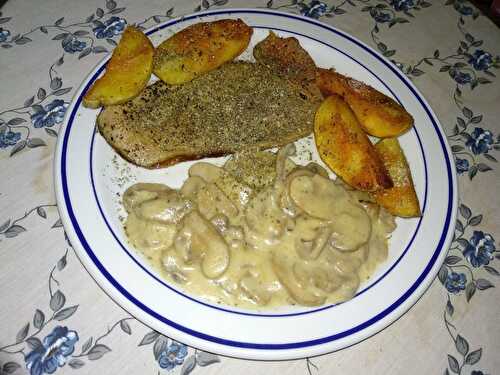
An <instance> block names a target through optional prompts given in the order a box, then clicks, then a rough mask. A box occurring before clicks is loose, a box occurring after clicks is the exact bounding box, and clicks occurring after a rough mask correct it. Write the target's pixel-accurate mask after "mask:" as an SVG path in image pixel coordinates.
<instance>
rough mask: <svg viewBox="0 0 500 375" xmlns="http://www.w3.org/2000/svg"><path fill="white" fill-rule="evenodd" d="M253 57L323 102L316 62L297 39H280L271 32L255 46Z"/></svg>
mask: <svg viewBox="0 0 500 375" xmlns="http://www.w3.org/2000/svg"><path fill="white" fill-rule="evenodd" d="M253 56H254V57H255V60H256V61H257V62H258V63H261V64H264V65H267V66H268V67H270V68H271V69H272V70H273V71H274V72H276V73H277V74H278V75H280V76H284V77H287V78H288V79H290V80H292V81H295V82H298V83H299V84H300V85H301V86H302V87H304V88H305V89H306V91H307V94H309V95H308V96H310V97H313V98H317V99H318V100H321V93H320V91H319V89H318V86H317V85H316V65H315V63H314V60H313V59H312V57H311V56H310V55H309V53H307V51H306V50H305V49H303V48H302V46H301V45H300V43H299V41H298V40H297V39H296V38H293V37H290V38H280V37H278V36H277V35H276V34H275V33H273V32H272V31H271V32H270V33H269V35H268V36H267V37H266V38H265V39H264V40H262V41H261V42H259V43H257V44H256V45H255V47H254V49H253Z"/></svg>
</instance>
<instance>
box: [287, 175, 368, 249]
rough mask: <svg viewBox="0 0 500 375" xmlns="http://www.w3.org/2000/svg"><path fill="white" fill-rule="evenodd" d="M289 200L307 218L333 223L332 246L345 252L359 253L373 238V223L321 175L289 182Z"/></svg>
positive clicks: (346, 196)
mask: <svg viewBox="0 0 500 375" xmlns="http://www.w3.org/2000/svg"><path fill="white" fill-rule="evenodd" d="M289 191H290V196H291V198H292V200H293V201H294V202H295V204H296V205H297V206H298V207H300V208H301V209H302V210H304V211H305V212H306V213H307V214H309V215H311V216H313V217H317V218H321V219H325V220H329V221H330V222H331V228H332V230H333V231H332V235H331V245H332V246H334V247H335V248H338V249H340V250H344V251H352V250H356V249H358V248H359V247H360V246H361V245H363V244H365V243H366V242H367V241H368V239H369V238H370V232H371V221H370V217H369V216H368V214H367V213H366V211H365V210H364V209H363V207H362V206H361V205H360V204H359V203H358V202H356V201H355V200H353V199H352V198H351V197H350V196H349V194H348V193H347V191H346V190H345V189H344V188H342V187H341V186H338V185H336V184H334V183H333V181H331V180H329V179H327V178H324V177H321V176H320V175H313V176H308V175H301V176H298V177H296V178H294V179H293V180H291V182H290V188H289Z"/></svg>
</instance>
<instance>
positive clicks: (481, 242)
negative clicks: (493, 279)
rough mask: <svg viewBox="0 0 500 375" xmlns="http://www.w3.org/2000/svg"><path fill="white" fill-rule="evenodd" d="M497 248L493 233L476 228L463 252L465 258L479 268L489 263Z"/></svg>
mask: <svg viewBox="0 0 500 375" xmlns="http://www.w3.org/2000/svg"><path fill="white" fill-rule="evenodd" d="M495 250H496V247H495V240H494V239H493V237H492V236H491V234H488V233H486V234H485V233H484V232H482V231H478V230H475V231H474V233H473V234H472V237H471V239H470V241H469V244H468V245H467V246H466V247H465V249H464V251H463V254H464V257H465V259H467V260H468V261H469V263H470V264H471V265H472V266H473V267H476V268H477V267H481V266H485V265H488V264H489V263H490V261H491V260H492V259H493V252H494V251H495Z"/></svg>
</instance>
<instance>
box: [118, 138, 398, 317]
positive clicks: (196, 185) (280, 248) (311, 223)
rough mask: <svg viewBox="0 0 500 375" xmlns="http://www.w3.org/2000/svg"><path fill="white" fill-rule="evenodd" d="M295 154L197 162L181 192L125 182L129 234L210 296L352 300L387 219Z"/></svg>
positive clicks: (192, 288) (224, 300) (187, 285)
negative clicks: (296, 158)
mask: <svg viewBox="0 0 500 375" xmlns="http://www.w3.org/2000/svg"><path fill="white" fill-rule="evenodd" d="M294 152H295V149H294V146H293V145H289V146H287V147H285V148H283V149H282V150H281V151H279V153H278V154H277V156H276V155H275V154H270V153H264V152H260V153H258V154H254V156H253V157H249V156H248V157H249V158H250V159H248V158H247V157H241V156H239V157H236V158H233V159H232V160H230V161H229V162H228V163H226V166H225V167H224V168H221V167H217V166H215V165H212V164H209V163H206V162H198V163H196V164H193V165H192V167H191V168H190V169H189V177H188V179H187V180H186V181H185V182H184V184H183V186H182V187H181V189H180V190H175V189H171V188H169V187H167V186H166V185H161V184H149V183H148V184H146V183H138V184H135V185H133V186H131V187H130V188H129V189H127V191H126V192H125V194H124V196H123V203H124V206H125V209H126V210H127V212H128V217H127V220H126V223H125V232H126V234H127V236H128V238H129V241H130V242H131V244H132V245H133V246H134V247H135V248H136V249H137V250H139V251H140V252H141V253H142V254H143V255H144V256H145V257H146V258H147V259H148V260H149V261H150V262H151V264H152V265H153V266H154V267H155V269H156V270H157V271H159V272H161V273H162V274H163V275H164V277H165V278H167V279H168V280H171V281H173V282H174V283H176V284H177V285H179V286H180V287H181V288H182V289H183V290H185V291H187V292H189V293H191V294H193V295H197V296H201V297H202V298H204V299H206V300H209V301H211V302H214V303H220V304H226V305H232V306H238V307H242V308H254V309H255V308H258V309H262V308H266V309H268V308H272V307H277V306H283V305H294V304H299V305H305V306H318V305H322V304H324V303H327V302H328V303H336V302H341V301H345V300H348V299H350V298H352V297H353V296H354V294H355V293H356V290H357V289H358V287H359V285H360V282H362V281H363V280H365V279H367V278H368V277H369V276H370V274H371V273H372V272H373V270H374V268H375V266H376V265H377V264H378V263H380V262H381V261H383V260H385V259H386V257H387V251H388V250H387V248H388V247H387V238H388V236H389V234H390V233H391V232H392V231H393V230H394V229H395V223H394V218H393V217H392V216H390V215H389V214H388V213H386V211H384V210H383V209H381V208H380V207H378V206H377V205H375V204H374V203H371V202H369V199H368V198H367V196H365V195H364V194H360V193H359V192H354V191H349V190H347V189H346V188H345V187H344V186H343V185H342V184H341V183H339V182H337V181H333V180H331V179H329V178H328V173H327V172H326V171H325V170H324V169H323V168H322V167H320V166H319V165H317V164H315V163H310V164H309V165H307V166H298V165H295V164H294V163H293V162H292V161H291V159H290V158H289V156H292V155H293V153H294ZM256 165H259V166H260V168H255V166H256ZM269 165H275V169H274V168H272V167H271V168H269Z"/></svg>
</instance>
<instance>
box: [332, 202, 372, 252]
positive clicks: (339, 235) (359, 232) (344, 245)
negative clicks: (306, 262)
mask: <svg viewBox="0 0 500 375" xmlns="http://www.w3.org/2000/svg"><path fill="white" fill-rule="evenodd" d="M330 225H331V228H332V234H331V237H330V245H331V246H333V247H334V248H336V249H338V250H341V251H354V250H357V249H359V248H360V247H361V246H363V245H364V244H366V243H367V242H368V240H369V239H370V234H371V230H372V224H371V220H370V218H369V217H368V215H366V213H365V212H364V211H363V210H362V209H359V210H353V211H351V212H349V213H348V212H343V213H341V214H340V215H338V216H337V218H336V219H335V220H333V221H332V223H331V224H330Z"/></svg>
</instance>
